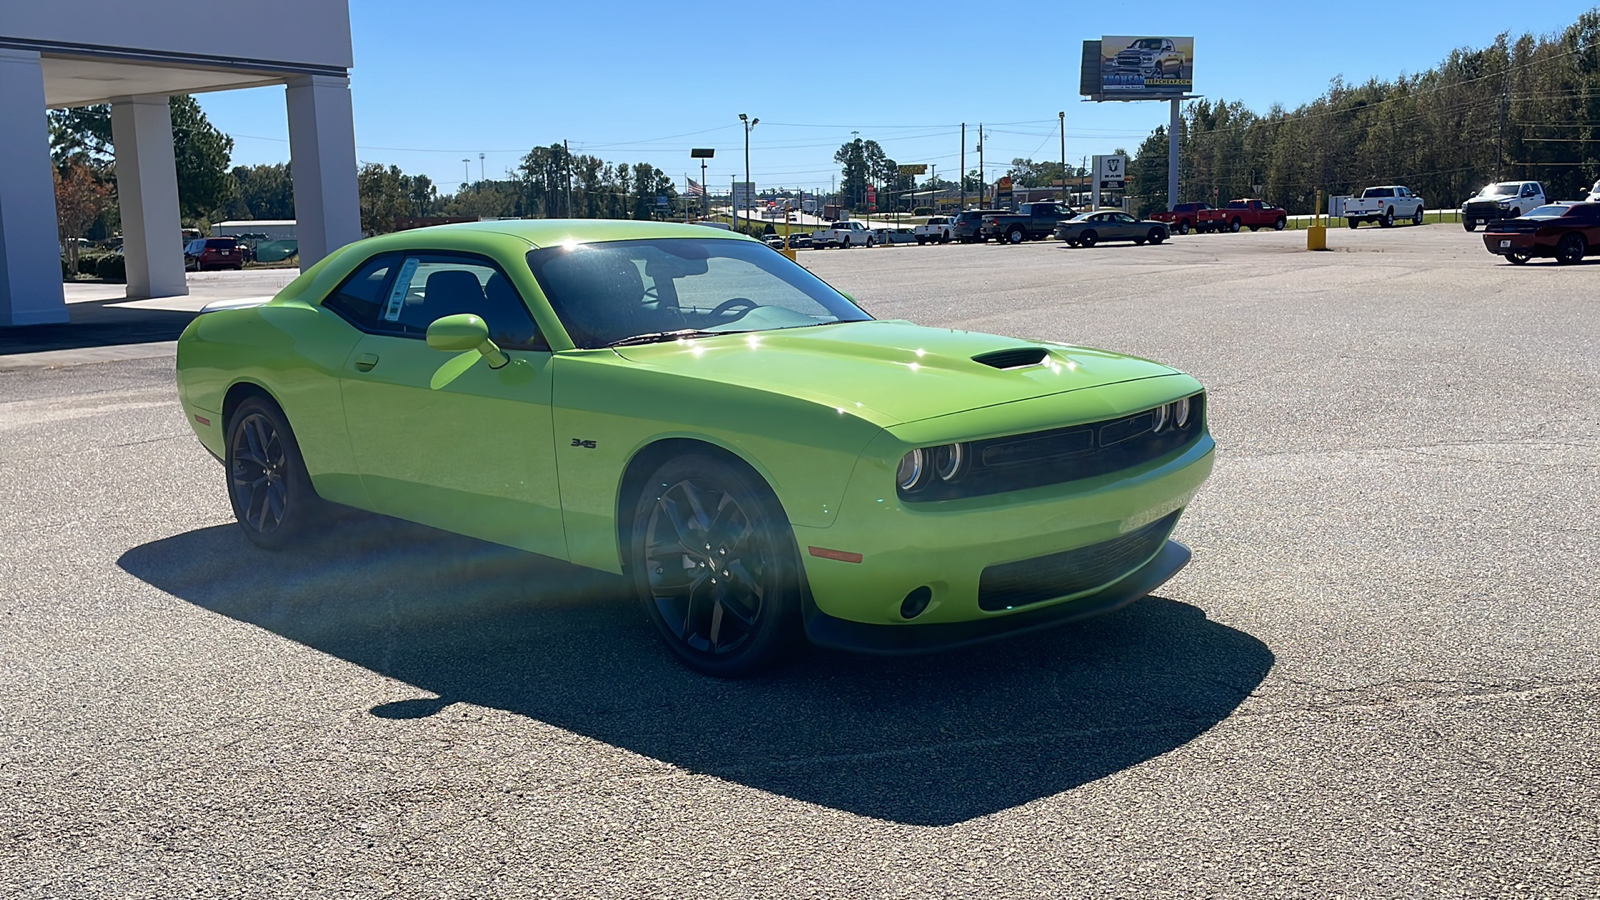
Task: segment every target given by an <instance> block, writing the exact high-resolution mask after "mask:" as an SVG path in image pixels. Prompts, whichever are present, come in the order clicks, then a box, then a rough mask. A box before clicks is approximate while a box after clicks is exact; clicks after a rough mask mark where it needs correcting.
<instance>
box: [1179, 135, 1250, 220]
mask: <svg viewBox="0 0 1600 900" xmlns="http://www.w3.org/2000/svg"><path fill="white" fill-rule="evenodd" d="M1180 136H1181V135H1180ZM1243 224H1244V223H1243V222H1241V221H1239V220H1238V218H1234V219H1232V220H1230V221H1229V222H1228V230H1229V231H1231V232H1233V233H1234V234H1238V233H1239V227H1240V226H1241V225H1243Z"/></svg>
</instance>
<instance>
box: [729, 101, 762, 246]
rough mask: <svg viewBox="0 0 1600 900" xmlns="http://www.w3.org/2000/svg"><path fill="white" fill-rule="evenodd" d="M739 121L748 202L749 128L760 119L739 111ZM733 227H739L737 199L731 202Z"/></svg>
mask: <svg viewBox="0 0 1600 900" xmlns="http://www.w3.org/2000/svg"><path fill="white" fill-rule="evenodd" d="M739 121H741V122H743V123H744V191H745V202H746V203H749V200H750V194H751V191H750V129H752V128H754V127H756V125H757V124H758V123H759V122H760V121H761V120H760V119H752V118H750V117H748V116H746V115H745V114H744V113H739ZM744 223H745V224H746V225H749V224H750V208H749V207H748V206H746V207H745V214H744ZM733 227H734V228H738V227H739V204H738V202H737V201H736V202H735V203H734V204H733Z"/></svg>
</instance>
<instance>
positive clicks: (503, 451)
mask: <svg viewBox="0 0 1600 900" xmlns="http://www.w3.org/2000/svg"><path fill="white" fill-rule="evenodd" d="M402 257H403V258H402V260H401V261H400V264H399V265H398V266H397V269H398V271H397V272H396V274H395V275H394V276H392V277H391V278H390V279H389V280H388V281H387V282H386V289H385V294H384V297H383V303H382V305H381V306H380V307H379V308H378V310H377V311H376V312H377V315H376V317H375V319H374V321H373V322H372V324H371V326H370V329H369V330H368V333H367V334H365V335H364V336H363V337H362V338H361V340H360V341H359V342H358V343H357V344H356V346H355V348H354V350H352V351H351V353H350V356H349V358H348V359H347V360H346V362H345V365H344V368H343V371H342V375H341V378H340V390H341V393H342V397H343V402H344V411H345V422H346V424H347V428H348V431H349V435H350V443H351V449H352V453H353V454H354V457H355V461H356V467H357V469H358V471H359V472H360V475H361V481H362V484H363V486H364V487H365V489H366V493H367V496H368V498H369V500H370V503H371V506H372V508H373V509H375V510H376V511H378V512H381V513H384V514H386V515H391V516H396V517H398V518H402V519H407V520H410V521H413V522H420V523H422V524H424V525H432V526H434V527H437V528H443V529H445V530H447V531H454V532H458V533H461V534H467V535H471V536H473V537H478V538H482V539H484V540H490V541H495V542H498V543H502V544H508V545H510V546H514V547H521V548H523V549H526V550H531V551H534V552H536V553H543V554H545V555H548V556H555V557H563V558H564V557H565V556H566V539H565V536H564V534H563V531H562V522H561V502H560V496H559V494H558V492H557V485H556V472H555V450H554V446H553V444H552V440H553V438H552V433H551V413H550V396H551V383H550V382H551V378H550V371H551V367H550V351H549V349H548V345H547V344H546V343H545V342H544V339H543V337H542V336H541V335H540V334H539V333H538V329H537V327H536V326H535V325H534V322H533V317H532V316H531V315H530V314H529V311H528V307H527V304H526V303H525V302H524V300H523V298H522V297H521V296H520V295H519V294H518V293H517V290H516V288H515V287H514V286H513V284H512V282H511V281H510V279H508V278H507V277H506V275H505V273H504V272H503V271H501V269H500V267H499V266H498V265H496V264H495V263H494V262H493V261H492V260H490V259H488V258H487V257H482V256H476V255H471V254H464V253H437V252H408V253H405V254H402ZM459 313H473V314H475V315H478V316H479V317H481V318H482V319H483V320H484V321H485V322H486V323H487V324H488V326H489V332H490V338H491V339H492V340H494V341H495V343H497V344H498V345H499V346H500V347H501V349H503V350H504V351H506V355H507V356H508V357H509V358H510V360H511V361H510V363H509V364H507V365H505V366H502V367H501V368H499V369H492V368H490V367H489V362H488V360H487V359H485V358H484V357H483V356H482V354H480V353H478V352H477V351H476V350H473V351H468V352H465V353H445V352H441V351H438V350H434V349H433V348H431V347H429V346H428V344H427V340H426V334H427V328H428V325H430V324H431V323H433V322H434V321H435V320H437V319H439V318H442V317H444V316H449V315H455V314H459Z"/></svg>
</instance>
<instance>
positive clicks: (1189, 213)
mask: <svg viewBox="0 0 1600 900" xmlns="http://www.w3.org/2000/svg"><path fill="white" fill-rule="evenodd" d="M1211 208H1212V207H1211V204H1209V203H1179V204H1177V205H1176V206H1174V207H1172V209H1171V210H1170V211H1168V210H1161V211H1159V212H1153V213H1151V214H1150V218H1151V219H1153V220H1155V221H1157V222H1165V223H1167V227H1168V228H1169V229H1171V230H1172V231H1176V232H1177V233H1179V234H1188V233H1189V232H1191V231H1199V230H1205V229H1202V228H1201V226H1200V217H1201V215H1202V214H1203V213H1205V212H1206V211H1207V210H1210V209H1211Z"/></svg>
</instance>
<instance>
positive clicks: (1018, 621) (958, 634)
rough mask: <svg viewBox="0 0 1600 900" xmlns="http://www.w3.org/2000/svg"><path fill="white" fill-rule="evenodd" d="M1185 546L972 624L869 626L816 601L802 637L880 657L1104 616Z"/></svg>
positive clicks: (1167, 573) (1165, 574)
mask: <svg viewBox="0 0 1600 900" xmlns="http://www.w3.org/2000/svg"><path fill="white" fill-rule="evenodd" d="M1189 556H1190V554H1189V548H1188V547H1185V546H1184V545H1182V544H1180V543H1178V542H1177V541H1172V540H1169V541H1167V542H1166V543H1165V544H1164V545H1163V546H1162V548H1161V550H1160V552H1158V553H1157V554H1156V556H1155V558H1154V559H1151V560H1150V561H1149V562H1147V563H1145V564H1144V565H1143V566H1142V567H1140V568H1139V569H1136V570H1135V571H1133V572H1132V573H1130V574H1129V575H1127V576H1125V577H1124V578H1122V579H1120V580H1118V581H1116V582H1114V583H1112V584H1111V585H1109V586H1107V587H1105V588H1103V589H1101V590H1099V591H1096V592H1095V593H1093V594H1089V595H1086V596H1082V597H1079V598H1077V599H1076V600H1071V601H1068V602H1066V603H1057V604H1054V605H1049V606H1044V607H1034V608H1031V609H1028V610H1024V611H1022V612H1019V613H1014V614H1012V615H1008V616H1000V617H996V618H991V619H980V620H978V621H973V622H947V623H944V624H936V625H922V626H919V627H911V628H908V627H904V626H899V625H869V624H866V623H864V622H851V621H849V620H847V619H839V618H835V617H833V616H830V615H828V614H827V613H824V612H822V611H821V610H820V609H818V608H817V606H816V604H815V603H811V602H807V603H806V609H805V628H806V637H807V638H809V639H810V640H811V642H812V643H813V644H816V645H817V646H819V647H829V648H832V649H836V650H848V651H851V652H853V653H868V654H875V655H880V656H911V655H915V654H918V653H933V652H935V651H939V650H952V649H955V648H957V647H968V646H972V645H974V644H982V643H986V642H988V641H993V640H999V639H1001V638H1006V637H1011V636H1014V635H1019V634H1027V633H1028V632H1031V631H1040V630H1043V629H1045V628H1054V627H1056V626H1058V625H1065V624H1067V623H1069V622H1077V621H1079V620H1082V619H1087V618H1090V617H1093V616H1098V615H1103V614H1105V613H1108V612H1112V611H1113V610H1117V609H1121V608H1122V607H1124V606H1127V605H1128V604H1130V603H1132V602H1134V601H1135V600H1139V599H1142V598H1144V597H1146V596H1149V594H1150V593H1151V592H1152V591H1154V590H1155V589H1156V588H1158V587H1160V586H1161V585H1163V584H1165V583H1167V581H1168V580H1169V579H1171V578H1172V576H1174V575H1176V574H1178V571H1179V570H1180V569H1182V568H1183V567H1184V566H1186V565H1188V563H1189Z"/></svg>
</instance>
